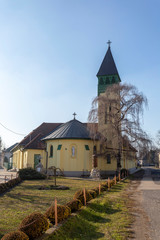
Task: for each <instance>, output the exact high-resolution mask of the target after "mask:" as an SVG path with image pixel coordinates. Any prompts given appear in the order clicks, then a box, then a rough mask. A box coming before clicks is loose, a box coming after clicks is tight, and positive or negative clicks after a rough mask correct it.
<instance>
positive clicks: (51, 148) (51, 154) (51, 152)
mask: <svg viewBox="0 0 160 240" xmlns="http://www.w3.org/2000/svg"><path fill="white" fill-rule="evenodd" d="M49 156H50V157H53V146H52V145H51V146H50V154H49Z"/></svg>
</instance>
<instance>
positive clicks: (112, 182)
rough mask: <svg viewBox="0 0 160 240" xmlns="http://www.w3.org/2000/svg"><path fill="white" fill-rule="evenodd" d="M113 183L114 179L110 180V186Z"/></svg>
mask: <svg viewBox="0 0 160 240" xmlns="http://www.w3.org/2000/svg"><path fill="white" fill-rule="evenodd" d="M114 184H115V182H114V179H112V180H110V186H111V187H112V186H113V185H114Z"/></svg>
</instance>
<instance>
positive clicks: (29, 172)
mask: <svg viewBox="0 0 160 240" xmlns="http://www.w3.org/2000/svg"><path fill="white" fill-rule="evenodd" d="M18 173H19V176H20V178H21V179H22V180H33V179H45V178H46V175H44V174H42V173H40V172H37V171H36V170H35V169H33V168H23V169H20V170H19V172H18Z"/></svg>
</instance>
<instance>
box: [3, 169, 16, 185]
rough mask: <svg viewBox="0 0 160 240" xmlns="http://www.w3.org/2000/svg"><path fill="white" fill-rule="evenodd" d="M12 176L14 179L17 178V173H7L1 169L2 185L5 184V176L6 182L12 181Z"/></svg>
mask: <svg viewBox="0 0 160 240" xmlns="http://www.w3.org/2000/svg"><path fill="white" fill-rule="evenodd" d="M11 175H12V178H15V177H16V172H7V171H5V170H3V169H0V183H4V182H5V176H6V181H8V180H10V179H11Z"/></svg>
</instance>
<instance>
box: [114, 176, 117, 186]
mask: <svg viewBox="0 0 160 240" xmlns="http://www.w3.org/2000/svg"><path fill="white" fill-rule="evenodd" d="M114 183H115V185H116V184H117V177H116V175H115V177H114Z"/></svg>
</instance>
